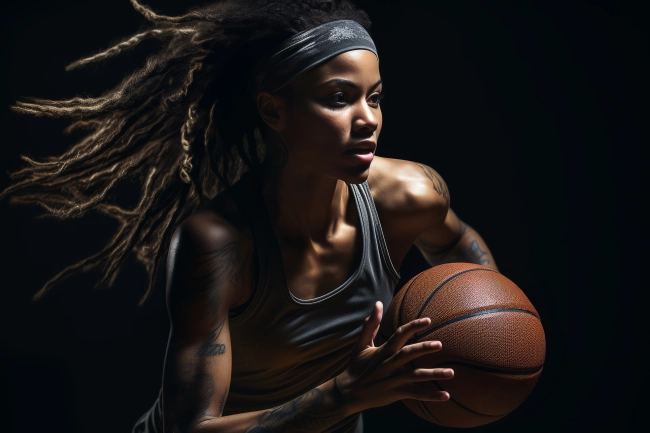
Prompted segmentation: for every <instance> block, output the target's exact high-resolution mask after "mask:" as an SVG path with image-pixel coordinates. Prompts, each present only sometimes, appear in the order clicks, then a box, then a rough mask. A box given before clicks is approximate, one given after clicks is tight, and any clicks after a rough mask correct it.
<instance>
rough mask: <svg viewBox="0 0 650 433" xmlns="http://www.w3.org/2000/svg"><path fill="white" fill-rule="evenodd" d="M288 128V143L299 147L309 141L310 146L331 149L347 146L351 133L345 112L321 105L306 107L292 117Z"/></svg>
mask: <svg viewBox="0 0 650 433" xmlns="http://www.w3.org/2000/svg"><path fill="white" fill-rule="evenodd" d="M290 124H291V127H290V128H288V130H287V141H288V142H287V145H289V146H290V147H293V146H294V145H295V146H296V147H297V148H301V147H303V146H302V145H304V144H306V143H309V148H311V149H316V148H320V147H326V148H329V149H332V148H338V147H342V146H345V144H346V143H347V141H348V137H349V134H350V125H349V121H348V119H347V116H346V115H345V113H344V112H342V111H341V112H336V111H332V110H325V109H323V108H320V107H316V108H315V107H310V106H307V107H304V108H303V109H300V110H297V111H296V112H295V113H294V115H293V116H291V118H290Z"/></svg>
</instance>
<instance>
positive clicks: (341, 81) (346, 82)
mask: <svg viewBox="0 0 650 433" xmlns="http://www.w3.org/2000/svg"><path fill="white" fill-rule="evenodd" d="M382 82H383V81H382V80H381V79H380V80H379V81H377V82H376V83H375V84H373V85H372V89H374V88H375V87H377V86H379V85H380V84H381V83H382ZM332 83H336V84H340V85H342V86H348V87H353V88H355V89H359V86H357V85H356V84H355V83H353V82H352V81H350V80H346V79H345V78H332V79H331V80H327V81H325V82H324V83H321V84H318V85H317V86H316V87H322V86H326V85H328V84H332Z"/></svg>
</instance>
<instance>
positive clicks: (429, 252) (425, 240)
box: [414, 164, 499, 271]
mask: <svg viewBox="0 0 650 433" xmlns="http://www.w3.org/2000/svg"><path fill="white" fill-rule="evenodd" d="M418 165H419V166H420V168H421V169H422V171H423V172H424V173H425V175H426V176H427V178H428V179H429V180H430V182H431V184H432V186H431V191H430V196H431V201H432V202H434V203H436V204H437V206H436V205H434V206H431V209H432V210H431V215H432V216H431V218H430V221H432V223H431V224H430V225H429V226H428V227H427V228H426V230H425V231H424V232H422V234H420V236H419V237H418V239H417V240H416V241H415V243H414V245H415V246H416V247H417V248H418V250H419V251H420V252H421V253H422V256H423V257H424V259H425V260H426V261H427V263H429V264H430V265H431V266H436V265H440V264H442V263H451V262H469V263H476V264H480V265H484V266H488V267H490V268H492V269H494V270H496V271H498V270H499V269H498V268H497V265H496V262H495V260H494V257H493V256H492V253H491V252H490V249H489V248H488V246H487V244H486V243H485V241H484V240H483V238H482V237H481V235H480V234H479V233H478V232H477V231H476V230H474V229H473V228H472V227H470V226H469V225H467V224H465V223H464V222H463V221H461V220H460V219H459V218H458V217H457V216H456V214H455V213H454V212H453V211H452V210H451V209H450V208H449V190H448V189H447V186H446V184H445V182H444V180H443V179H442V177H440V175H439V174H438V173H436V171H435V170H433V169H432V168H431V167H428V166H426V165H424V164H418Z"/></svg>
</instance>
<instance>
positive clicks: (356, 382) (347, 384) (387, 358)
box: [335, 302, 454, 412]
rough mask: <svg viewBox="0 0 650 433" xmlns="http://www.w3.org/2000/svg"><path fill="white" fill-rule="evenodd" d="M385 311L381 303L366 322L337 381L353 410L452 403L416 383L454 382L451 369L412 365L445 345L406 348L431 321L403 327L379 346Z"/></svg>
mask: <svg viewBox="0 0 650 433" xmlns="http://www.w3.org/2000/svg"><path fill="white" fill-rule="evenodd" d="M382 312H383V305H382V303H381V302H377V303H376V304H375V307H374V308H373V310H372V313H371V314H370V316H368V317H367V318H366V319H365V320H364V323H363V328H362V329H361V335H360V336H359V340H358V342H357V345H356V346H355V348H354V349H353V350H352V355H351V359H350V363H349V364H348V368H347V369H346V370H345V371H344V372H343V373H341V374H340V375H338V376H337V377H336V378H335V386H336V387H338V390H339V391H340V394H341V395H342V397H343V398H344V399H345V401H346V404H347V405H348V406H349V409H350V410H352V411H353V412H359V411H362V410H364V409H368V408H372V407H379V406H384V405H387V404H390V403H393V402H395V401H397V400H402V399H406V398H408V399H415V400H423V401H446V400H448V399H449V393H447V392H444V391H439V390H437V389H436V388H435V387H434V386H433V385H432V386H431V387H430V388H428V389H425V387H421V386H420V387H418V386H417V385H416V383H415V382H425V381H430V380H444V379H451V378H452V377H454V371H453V370H452V369H451V368H415V369H414V368H413V367H412V365H411V364H410V362H411V361H413V360H414V359H416V358H418V357H420V356H423V355H428V354H430V353H433V352H437V351H439V350H440V349H441V348H442V343H440V341H424V342H421V343H414V344H409V345H407V346H404V345H405V344H406V343H407V342H408V340H409V339H410V338H411V337H413V335H414V334H415V333H416V332H418V331H423V330H424V329H426V328H427V327H428V326H429V325H430V324H431V319H429V318H428V317H427V318H423V319H417V320H413V321H411V322H409V323H407V324H405V325H402V326H400V327H399V328H398V329H397V330H396V331H395V333H394V334H393V335H392V336H391V337H390V338H389V339H388V340H387V341H386V342H385V343H384V344H382V345H381V346H379V347H375V344H374V343H373V341H374V339H375V336H376V335H377V331H378V330H379V324H380V323H381V317H382Z"/></svg>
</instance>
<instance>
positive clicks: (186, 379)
mask: <svg viewBox="0 0 650 433" xmlns="http://www.w3.org/2000/svg"><path fill="white" fill-rule="evenodd" d="M214 392H215V386H214V379H213V378H212V375H210V374H208V373H206V372H205V371H204V370H203V369H202V368H201V366H200V363H194V362H188V363H185V364H184V365H183V366H181V367H180V371H179V372H178V374H177V376H176V377H175V378H174V379H172V380H170V381H169V385H168V391H166V392H165V393H168V395H169V396H170V397H171V398H172V399H173V400H172V402H171V404H167V405H165V418H167V419H168V420H169V421H168V423H169V425H171V426H173V428H172V431H176V430H180V431H184V430H183V429H185V428H187V426H190V425H191V424H192V423H194V422H195V421H196V420H197V419H198V418H199V417H201V416H204V415H206V414H207V410H208V408H209V407H210V401H211V399H212V396H213V395H214Z"/></svg>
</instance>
